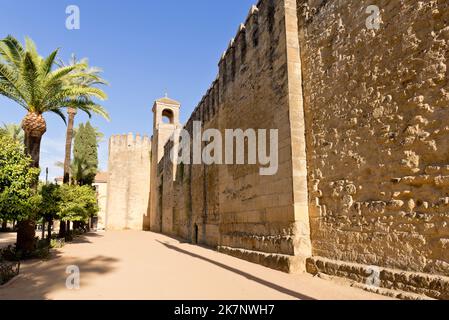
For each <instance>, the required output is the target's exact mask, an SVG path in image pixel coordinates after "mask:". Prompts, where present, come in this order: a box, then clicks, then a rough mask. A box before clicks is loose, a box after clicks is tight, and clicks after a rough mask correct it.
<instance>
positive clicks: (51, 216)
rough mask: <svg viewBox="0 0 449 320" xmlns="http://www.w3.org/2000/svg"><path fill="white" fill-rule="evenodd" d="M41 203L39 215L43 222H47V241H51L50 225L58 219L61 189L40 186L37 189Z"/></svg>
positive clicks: (44, 185)
mask: <svg viewBox="0 0 449 320" xmlns="http://www.w3.org/2000/svg"><path fill="white" fill-rule="evenodd" d="M39 195H40V197H41V203H40V206H39V215H40V217H41V218H42V221H43V222H47V239H48V241H49V242H50V241H51V225H52V223H53V221H54V220H55V219H57V218H58V213H59V210H60V205H61V200H62V197H61V188H60V187H59V186H58V185H57V184H48V185H47V184H42V185H41V186H40V189H39Z"/></svg>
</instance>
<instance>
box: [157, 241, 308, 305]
mask: <svg viewBox="0 0 449 320" xmlns="http://www.w3.org/2000/svg"><path fill="white" fill-rule="evenodd" d="M157 242H159V243H160V244H162V245H164V246H165V247H167V248H168V249H171V250H174V251H177V252H180V253H183V254H186V255H189V256H191V257H194V258H197V259H201V260H204V261H206V262H209V263H212V264H214V265H216V266H218V267H220V268H223V269H225V270H228V271H231V272H234V273H236V274H238V275H241V276H243V277H245V278H247V279H248V280H251V281H255V282H257V283H260V284H262V285H264V286H267V287H269V288H271V289H274V290H277V291H279V292H281V293H284V294H287V295H289V296H292V297H295V298H297V299H300V300H315V299H313V298H312V297H309V296H306V295H303V294H301V293H298V292H296V291H293V290H290V289H287V288H284V287H281V286H279V285H277V284H275V283H272V282H269V281H267V280H264V279H261V278H259V277H256V276H253V275H252V274H249V273H247V272H244V271H242V270H239V269H236V268H233V267H230V266H227V265H225V264H223V263H220V262H218V261H214V260H211V259H209V258H206V257H203V256H200V255H198V254H196V253H192V252H189V251H187V250H183V249H181V248H178V247H176V246H174V245H171V244H169V243H164V242H161V241H159V240H157Z"/></svg>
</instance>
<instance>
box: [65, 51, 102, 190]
mask: <svg viewBox="0 0 449 320" xmlns="http://www.w3.org/2000/svg"><path fill="white" fill-rule="evenodd" d="M80 62H81V63H84V64H85V65H86V66H88V61H87V59H83V60H81V61H80ZM78 63H79V62H78V61H77V59H76V56H75V55H74V54H72V57H71V60H70V63H69V65H71V66H73V65H77V64H78ZM59 66H61V67H64V66H65V64H64V62H62V61H60V62H59ZM82 72H83V75H82V76H80V77H79V78H77V79H76V81H77V83H78V84H79V85H81V86H84V87H93V86H96V85H107V82H106V81H105V80H104V79H102V78H101V77H100V73H101V72H102V70H101V69H99V68H96V67H86V68H85V69H84V70H82ZM67 114H68V124H67V133H66V141H65V158H64V178H63V183H64V184H68V183H70V165H71V153H72V141H73V137H74V134H75V133H74V129H73V125H74V122H75V116H76V114H77V109H76V108H74V107H69V108H67ZM101 115H102V116H103V117H104V118H105V119H106V120H109V116H108V115H107V114H106V113H104V114H101Z"/></svg>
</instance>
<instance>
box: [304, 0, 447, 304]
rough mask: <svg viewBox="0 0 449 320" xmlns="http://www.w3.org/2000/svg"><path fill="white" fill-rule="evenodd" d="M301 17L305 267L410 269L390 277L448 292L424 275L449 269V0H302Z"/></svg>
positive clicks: (386, 281) (387, 281)
mask: <svg viewBox="0 0 449 320" xmlns="http://www.w3.org/2000/svg"><path fill="white" fill-rule="evenodd" d="M310 3H313V5H310ZM369 5H377V6H378V7H379V8H380V9H381V18H382V21H383V23H382V24H381V26H380V29H379V30H377V31H376V30H368V29H367V28H366V26H365V20H366V17H367V16H368V15H367V14H365V9H366V8H367V7H368V6H369ZM298 15H299V17H300V18H299V30H300V33H299V39H300V40H299V43H300V45H301V61H302V66H303V68H302V73H303V87H304V97H305V100H304V106H305V107H304V108H305V111H306V112H305V114H306V121H305V123H306V132H307V134H306V137H307V150H308V152H307V163H308V175H309V200H310V203H309V213H310V222H311V230H312V237H311V239H312V251H313V256H314V257H315V258H313V259H311V260H310V263H309V270H316V269H318V270H320V271H325V272H328V273H332V274H339V275H344V276H350V277H353V278H354V279H360V278H363V277H364V276H365V275H366V272H367V271H366V268H363V267H362V266H363V265H365V266H371V265H372V266H381V267H383V268H389V269H397V270H406V271H410V272H412V273H409V274H402V273H400V272H394V271H391V270H383V271H382V272H381V280H382V281H383V285H384V286H385V287H387V288H399V289H404V290H406V289H407V290H410V291H414V292H418V293H426V294H427V295H430V296H432V297H442V296H441V294H442V293H443V292H444V297H445V298H446V299H447V298H449V286H448V283H447V279H446V284H445V286H443V287H442V284H441V282H439V281H438V279H436V278H432V277H430V278H429V277H425V276H422V275H420V274H418V273H427V274H434V275H442V276H449V126H448V120H449V83H448V79H449V70H448V68H447V64H448V62H449V2H448V1H445V0H441V1H438V0H431V1H411V0H406V1H396V0H394V1H393V0H391V1H388V0H376V1H372V0H369V1H368V0H363V1H361V0H345V1H313V2H312V1H298ZM327 259H332V260H334V262H332V261H328V260H327ZM335 262H337V263H335ZM341 262H345V263H343V264H342V263H341ZM346 262H347V263H346ZM350 263H357V264H360V265H362V266H360V265H359V266H357V267H355V266H354V265H351V264H350ZM351 270H353V271H351ZM419 287H426V288H427V289H426V290H423V289H420V288H419Z"/></svg>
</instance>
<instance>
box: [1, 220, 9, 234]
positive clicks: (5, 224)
mask: <svg viewBox="0 0 449 320" xmlns="http://www.w3.org/2000/svg"><path fill="white" fill-rule="evenodd" d="M7 227H8V221H6V220H3V221H2V231H6V228H7Z"/></svg>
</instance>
